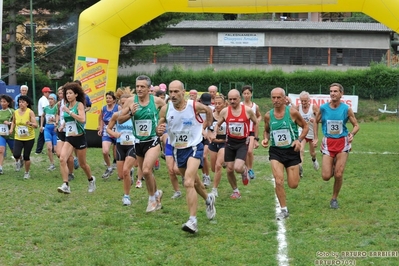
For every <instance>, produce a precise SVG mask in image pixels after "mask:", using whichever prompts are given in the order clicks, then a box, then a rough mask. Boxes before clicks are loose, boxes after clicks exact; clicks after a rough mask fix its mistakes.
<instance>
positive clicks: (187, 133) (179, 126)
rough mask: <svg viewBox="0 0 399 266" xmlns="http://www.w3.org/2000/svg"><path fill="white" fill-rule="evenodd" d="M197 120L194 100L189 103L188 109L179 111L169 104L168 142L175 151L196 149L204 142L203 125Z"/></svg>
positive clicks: (167, 121)
mask: <svg viewBox="0 0 399 266" xmlns="http://www.w3.org/2000/svg"><path fill="white" fill-rule="evenodd" d="M197 119H200V118H198V116H197V115H196V113H195V110H194V103H193V101H192V100H188V101H187V105H186V108H185V109H184V110H182V111H177V110H176V109H175V108H174V107H173V103H172V102H169V106H168V109H167V113H166V123H167V124H168V140H169V143H170V145H172V146H173V147H174V148H175V149H185V148H189V147H195V146H197V145H198V144H199V143H201V141H202V123H200V122H199V121H198V120H197Z"/></svg>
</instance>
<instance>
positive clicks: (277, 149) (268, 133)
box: [262, 88, 309, 220]
mask: <svg viewBox="0 0 399 266" xmlns="http://www.w3.org/2000/svg"><path fill="white" fill-rule="evenodd" d="M271 98H272V102H273V109H272V110H270V111H269V112H267V113H266V114H265V119H264V122H265V131H264V133H263V137H264V139H263V140H262V146H263V147H265V148H267V147H269V141H270V147H269V161H270V165H271V168H272V173H273V176H274V179H275V191H276V195H277V198H278V201H279V203H280V208H281V212H280V213H279V214H278V215H277V220H283V219H285V218H287V217H288V216H289V212H288V209H287V203H286V196H285V190H284V170H286V172H287V183H288V186H289V187H290V188H297V187H298V184H299V180H300V177H299V164H300V163H301V157H300V150H301V141H302V139H304V138H305V137H306V134H308V130H309V127H308V124H307V123H306V121H305V120H304V119H303V117H302V116H301V114H300V113H299V112H298V110H296V109H295V108H294V107H289V106H286V97H285V91H284V90H283V89H282V88H274V89H273V90H272V92H271ZM297 125H299V126H300V127H302V133H301V135H300V136H299V138H298V126H297Z"/></svg>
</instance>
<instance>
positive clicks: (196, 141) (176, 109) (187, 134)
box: [156, 80, 216, 234]
mask: <svg viewBox="0 0 399 266" xmlns="http://www.w3.org/2000/svg"><path fill="white" fill-rule="evenodd" d="M184 94H185V90H184V84H183V83H182V82H181V81H179V80H175V81H172V82H171V83H170V84H169V96H170V101H169V104H168V105H165V106H163V107H162V109H161V111H160V112H159V122H158V126H157V128H156V132H157V135H158V136H161V135H162V134H163V133H164V132H165V127H166V125H165V123H167V124H168V134H169V136H168V141H169V142H170V144H171V145H172V146H173V147H174V150H173V153H174V157H175V160H176V163H177V166H178V167H179V171H180V173H181V174H182V176H184V187H185V188H186V195H187V197H186V198H187V205H188V209H189V213H190V217H189V219H188V221H187V222H186V223H185V224H183V226H182V230H183V231H186V232H189V233H192V234H194V233H196V232H198V225H197V204H198V195H197V194H199V195H200V196H201V197H202V198H203V199H204V200H205V205H206V215H207V217H208V219H213V218H214V217H215V215H216V209H215V195H213V194H212V193H210V194H208V193H207V191H206V190H205V187H204V185H203V184H202V182H201V180H200V178H199V176H198V168H200V167H201V161H202V156H203V151H204V148H203V144H202V131H203V130H204V129H205V128H207V127H208V126H210V125H211V122H212V111H211V109H210V108H208V107H207V106H205V105H203V104H201V103H196V102H194V101H193V100H188V101H187V100H186V99H185V98H184ZM200 113H206V122H204V123H202V119H201V117H200V116H199V114H200Z"/></svg>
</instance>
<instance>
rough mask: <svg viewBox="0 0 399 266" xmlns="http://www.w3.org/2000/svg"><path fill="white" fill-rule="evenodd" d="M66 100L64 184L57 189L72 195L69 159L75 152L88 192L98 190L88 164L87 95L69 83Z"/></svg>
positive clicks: (62, 158)
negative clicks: (85, 178)
mask: <svg viewBox="0 0 399 266" xmlns="http://www.w3.org/2000/svg"><path fill="white" fill-rule="evenodd" d="M63 87H64V92H63V93H64V96H63V97H64V100H65V102H66V105H65V106H63V107H62V111H63V112H64V122H65V124H64V125H62V126H61V127H64V126H65V129H66V132H65V142H64V145H63V146H62V149H61V152H60V170H61V176H62V181H63V184H62V185H61V186H60V187H58V188H57V190H58V192H60V193H64V194H70V193H71V189H70V186H69V180H68V172H69V171H68V166H67V161H68V158H70V156H71V155H72V153H73V151H74V150H75V152H76V156H77V157H78V160H79V165H80V167H81V168H82V170H83V171H84V173H85V175H86V177H87V181H88V183H89V186H88V190H87V191H88V192H89V193H92V192H94V191H95V190H96V178H95V177H94V176H92V175H91V169H90V166H89V164H88V163H87V158H86V152H87V142H86V134H84V133H85V130H84V126H83V124H84V123H85V122H86V114H85V107H84V103H85V93H84V92H83V89H82V87H81V86H80V85H79V84H78V83H77V82H69V83H67V84H65V85H64V86H63Z"/></svg>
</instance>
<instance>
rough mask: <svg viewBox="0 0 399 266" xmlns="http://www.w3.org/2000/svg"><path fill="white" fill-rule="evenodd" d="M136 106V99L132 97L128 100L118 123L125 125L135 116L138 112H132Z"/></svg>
mask: <svg viewBox="0 0 399 266" xmlns="http://www.w3.org/2000/svg"><path fill="white" fill-rule="evenodd" d="M133 104H134V97H130V98H128V99H127V100H126V102H125V104H124V105H123V106H122V110H121V112H120V114H119V117H118V123H119V124H123V123H125V122H126V121H127V120H128V119H129V118H130V117H131V116H133V115H134V114H135V113H136V111H134V112H133V111H132V108H133Z"/></svg>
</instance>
